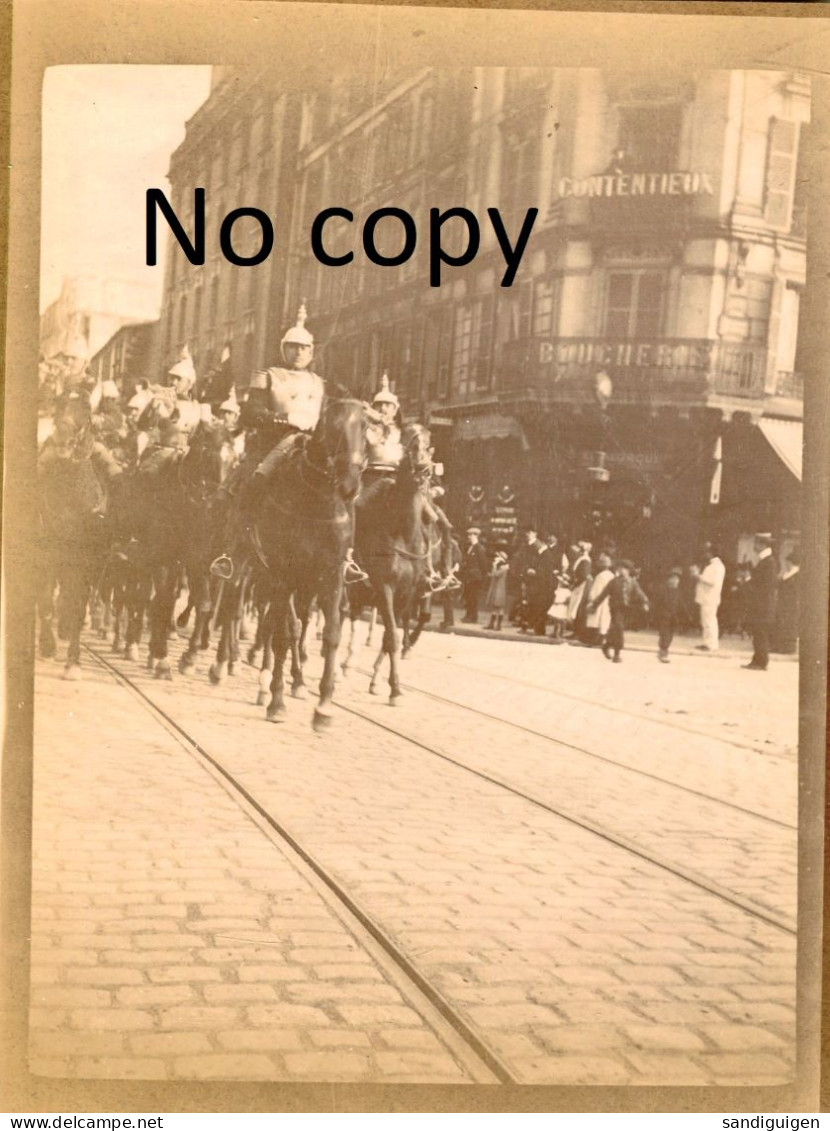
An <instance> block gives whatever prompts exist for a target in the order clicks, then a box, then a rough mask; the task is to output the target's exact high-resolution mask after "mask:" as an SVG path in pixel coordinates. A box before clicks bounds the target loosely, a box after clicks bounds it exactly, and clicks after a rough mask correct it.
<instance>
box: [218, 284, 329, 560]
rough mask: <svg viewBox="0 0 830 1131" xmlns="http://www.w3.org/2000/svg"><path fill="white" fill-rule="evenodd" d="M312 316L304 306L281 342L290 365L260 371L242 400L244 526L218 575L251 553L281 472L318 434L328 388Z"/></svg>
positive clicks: (235, 487)
mask: <svg viewBox="0 0 830 1131" xmlns="http://www.w3.org/2000/svg"><path fill="white" fill-rule="evenodd" d="M306 318H307V311H306V308H305V305H302V306H300V309H299V311H298V313H297V322H296V324H295V325H294V326H292V327H291V328H290V329H289V330H287V331H286V332H285V334H284V335H283V339H282V342H281V343H280V353H281V354H282V358H283V361H284V362H285V365H284V366H272V367H271V368H270V369H262V370H258V371H257V372H255V373H254V375H253V377H252V378H251V383H250V385H249V386H248V389H247V390H246V393H245V396H244V398H243V400H242V405H241V410H240V413H239V427H240V428H241V429H244V431H245V457H244V459H243V460H242V463H241V464H240V465H239V468H238V469H237V472H236V474H235V476H234V479H235V482H233V481H232V482H230V483H229V484H228V492H229V494H231V495H234V494H237V497H238V500H239V501H238V512H239V518H240V519H241V522H235V523H233V526H234V527H235V529H233V530H232V532H231V533H230V534H229V542H230V544H231V551H230V553H229V554H222V555H221V556H220V557H219V558H217V559H216V560H215V561H214V562H213V564H212V566H211V571H212V572H213V573H214V574H216V576H218V577H224V578H229V577H231V576H232V574H233V571H234V566H233V559H234V558H239V559H241V558H242V557H244V555H245V550H246V547H247V535H248V532H249V531H250V529H251V524H252V521H253V518H254V517H255V515H256V513H257V510H258V508H259V504H260V503H261V502H262V500H263V499H264V498H265V496H266V494H267V493H268V487H269V484H270V483H271V481H272V479H273V477H274V475H275V473H276V471H277V468H278V467H279V466H280V465H281V464H282V463H283V461H284V460H286V459H287V458H288V457H289V455H290V454H291V452H292V451H294V449H295V447H296V444H297V440H298V437H299V436H301V435H304V434H309V433H311V432H313V431H314V429H315V428H316V427H317V423H318V421H319V419H320V413H321V410H322V407H323V397H324V396H325V385H324V383H323V379H322V377H320V376H319V375H318V374H317V373H315V372H314V371H313V370H312V369H311V368H310V366H311V362H312V360H313V357H314V338H313V336H312V334H311V333H310V332H309V331H308V330H307V329H306V326H305V321H306ZM223 407H224V406H223Z"/></svg>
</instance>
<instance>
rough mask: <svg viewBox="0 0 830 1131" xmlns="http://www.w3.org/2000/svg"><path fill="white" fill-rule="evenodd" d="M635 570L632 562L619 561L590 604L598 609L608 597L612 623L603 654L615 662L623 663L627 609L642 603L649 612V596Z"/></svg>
mask: <svg viewBox="0 0 830 1131" xmlns="http://www.w3.org/2000/svg"><path fill="white" fill-rule="evenodd" d="M633 570H634V566H633V565H632V563H631V562H629V561H625V560H623V561H621V562H618V563H617V567H616V571H615V576H614V577H613V578H612V579H611V580H610V581H609V582H608V584H607V585H606V586H605V588H604V589H603V590H602V592H601V593H598V594H597V596H596V597H595V598H594V599H593V600H592V601H591V603H590V605H589V606H588V607H589V610H590V609H596V608H597V606H598V605H600V604H601V603H602V602H603V601H604V600H605V598H606V597H607V598H608V606H609V609H610V611H611V625H610V627H609V629H608V634H607V636H606V637H605V643H604V644H603V645H602V654H603V656H605V658H606V660H613V661H614V663H615V664H621V663H622V656H621V655H620V653H621V652H622V650H623V648H624V647H625V617H626V611H627V610H628V609H629V608H631V607H632V606H633V605H642V607H643V610H644V611H645V612H648V597H646V595H645V593H644V592H643V591H642V589H641V588H640V586H639V583H638V582H637V581H636V580H635V579H634V578H633V577H632V572H633ZM612 653H613V656H612Z"/></svg>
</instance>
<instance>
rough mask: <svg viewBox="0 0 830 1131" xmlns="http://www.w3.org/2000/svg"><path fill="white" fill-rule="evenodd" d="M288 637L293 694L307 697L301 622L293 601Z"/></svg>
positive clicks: (295, 697)
mask: <svg viewBox="0 0 830 1131" xmlns="http://www.w3.org/2000/svg"><path fill="white" fill-rule="evenodd" d="M307 623H308V622H307V621H306V624H307ZM288 639H289V642H290V646H291V695H292V698H294V699H305V698H306V688H305V680H304V679H303V661H302V654H301V649H300V640H301V624H300V618H299V617H298V616H297V614H296V611H295V609H294V605H293V601H292V602H290V603H289V607H288Z"/></svg>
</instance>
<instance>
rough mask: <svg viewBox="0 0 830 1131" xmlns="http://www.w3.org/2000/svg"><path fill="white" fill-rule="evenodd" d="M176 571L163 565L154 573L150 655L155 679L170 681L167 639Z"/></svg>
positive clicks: (171, 676)
mask: <svg viewBox="0 0 830 1131" xmlns="http://www.w3.org/2000/svg"><path fill="white" fill-rule="evenodd" d="M176 582H177V577H176V570H175V569H174V567H173V566H171V565H163V566H160V567H159V568H158V570H157V571H156V595H155V598H154V603H155V605H156V608H155V616H154V630H155V650H154V649H153V646H152V642H151V647H150V655H151V656H154V658H155V660H156V671H155V675H156V679H172V678H173V673H172V671H171V669H170V661H169V660H168V658H167V638H168V635H169V633H170V625H171V622H172V620H173V608H174V606H175V604H176Z"/></svg>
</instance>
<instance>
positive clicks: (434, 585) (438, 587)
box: [427, 573, 449, 593]
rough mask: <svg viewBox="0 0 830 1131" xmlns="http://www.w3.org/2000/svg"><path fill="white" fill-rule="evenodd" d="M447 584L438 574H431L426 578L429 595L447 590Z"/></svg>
mask: <svg viewBox="0 0 830 1131" xmlns="http://www.w3.org/2000/svg"><path fill="white" fill-rule="evenodd" d="M448 586H449V582H448V581H447V579H446V578H445V577H442V576H441V574H440V573H431V574H430V575H429V577H428V578H427V588H428V589H429V591H430V593H440V592H441V591H442V590H444V589H447V588H448Z"/></svg>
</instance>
